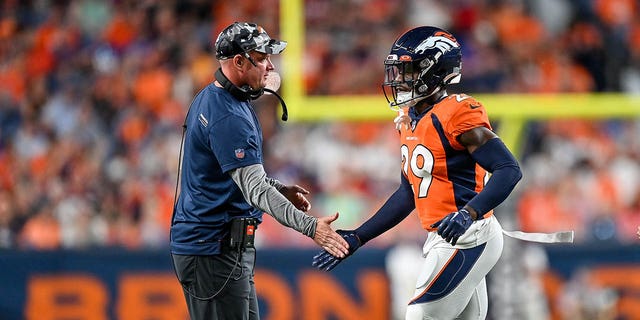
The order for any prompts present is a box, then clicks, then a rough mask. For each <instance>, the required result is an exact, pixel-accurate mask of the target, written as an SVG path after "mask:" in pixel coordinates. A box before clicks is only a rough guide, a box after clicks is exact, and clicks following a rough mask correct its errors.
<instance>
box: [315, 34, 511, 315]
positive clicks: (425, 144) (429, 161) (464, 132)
mask: <svg viewBox="0 0 640 320" xmlns="http://www.w3.org/2000/svg"><path fill="white" fill-rule="evenodd" d="M384 67H385V73H386V76H385V80H384V83H383V91H384V93H385V97H386V98H387V101H388V102H389V104H390V106H391V107H392V108H394V109H395V110H397V112H398V117H397V118H396V120H395V122H396V127H397V129H398V131H399V137H400V153H401V155H402V162H401V171H402V173H401V177H400V179H401V182H400V186H399V188H398V189H397V190H396V191H395V192H394V193H393V194H392V195H391V196H390V197H389V199H388V200H387V201H386V202H385V204H384V205H383V206H382V207H381V208H380V209H379V210H378V211H377V212H376V213H375V214H374V215H373V216H372V217H371V218H370V219H369V220H367V221H366V222H364V223H363V224H362V225H361V226H360V227H358V228H357V229H355V230H340V231H338V232H339V233H340V234H342V236H343V237H344V238H345V239H346V240H347V242H348V243H349V254H353V253H354V252H355V251H356V250H357V249H358V248H359V247H361V246H362V245H364V244H365V243H367V242H368V241H370V240H371V239H373V238H375V237H377V236H379V235H380V234H382V233H384V232H385V231H387V230H389V229H391V228H392V227H394V226H395V225H397V224H398V223H399V222H400V221H402V220H403V219H404V218H406V217H407V216H408V215H409V214H410V213H411V212H412V211H414V209H415V211H416V213H417V215H418V218H419V220H420V223H421V224H422V227H423V228H424V229H425V230H426V232H427V237H426V242H425V243H424V247H423V264H422V267H421V269H420V274H419V275H417V283H416V289H415V292H414V295H413V298H412V299H411V301H410V302H409V306H408V308H407V312H406V319H454V318H455V319H484V318H485V317H486V315H487V309H488V307H487V304H488V301H487V288H486V282H485V276H486V275H487V273H489V271H490V270H491V269H492V268H493V266H494V265H495V264H496V262H497V261H498V259H499V257H500V255H501V253H502V247H503V237H502V227H501V226H500V223H499V222H498V220H497V219H496V218H495V217H494V215H493V208H495V207H496V206H498V205H499V204H500V203H502V202H503V201H504V200H505V199H506V198H507V197H508V196H509V194H510V193H511V191H512V190H513V188H514V187H515V186H516V184H517V183H518V181H519V180H520V179H521V177H522V173H521V170H520V167H519V165H518V162H517V160H516V159H515V157H514V156H513V155H512V153H511V152H510V151H509V150H508V149H507V147H506V146H505V145H504V143H503V142H502V141H501V140H500V138H499V137H498V136H497V135H496V134H495V133H494V132H493V131H492V128H491V124H490V123H489V119H488V116H487V111H486V110H485V108H484V106H483V105H482V103H480V102H479V101H477V100H476V99H474V98H473V97H471V96H468V95H465V94H451V95H450V94H448V93H447V85H449V84H452V83H457V82H459V80H460V77H461V70H462V57H461V48H460V44H459V43H458V41H457V40H456V39H455V38H454V36H453V35H452V34H451V33H449V32H447V31H445V30H442V29H440V28H436V27H430V26H422V27H417V28H415V29H412V30H409V31H408V32H406V33H404V34H402V35H401V36H400V37H399V38H398V39H397V40H396V41H395V42H394V43H393V45H392V47H391V51H390V53H389V55H388V56H387V58H386V59H385V61H384ZM489 174H491V178H490V179H489V178H488V177H489ZM345 258H346V257H344V258H339V257H334V256H332V255H331V254H329V253H328V252H326V251H324V252H321V253H319V254H318V255H316V256H315V257H314V260H313V265H314V266H315V267H317V268H319V269H322V270H327V271H328V270H331V269H333V268H334V267H335V266H336V265H337V264H338V263H339V262H341V261H342V260H343V259H345Z"/></svg>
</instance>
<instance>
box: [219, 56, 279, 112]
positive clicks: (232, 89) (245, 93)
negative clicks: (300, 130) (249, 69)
mask: <svg viewBox="0 0 640 320" xmlns="http://www.w3.org/2000/svg"><path fill="white" fill-rule="evenodd" d="M215 77H216V80H217V81H218V82H219V83H220V85H221V86H222V87H223V88H224V89H225V90H227V91H229V93H231V95H232V96H234V97H235V98H236V99H238V100H240V101H250V100H255V99H258V98H260V96H262V95H263V94H264V92H265V91H266V92H269V93H271V94H273V95H274V96H276V98H278V100H280V105H281V106H282V118H281V119H282V121H287V119H289V113H288V112H287V105H286V104H285V103H284V100H283V99H282V97H280V95H279V94H278V93H277V92H275V91H274V90H271V89H269V88H261V89H258V90H253V89H251V87H250V86H249V85H247V84H245V85H244V86H242V87H238V86H236V85H235V84H233V83H231V81H229V79H228V78H227V76H225V75H224V73H222V69H221V68H218V70H216V73H215Z"/></svg>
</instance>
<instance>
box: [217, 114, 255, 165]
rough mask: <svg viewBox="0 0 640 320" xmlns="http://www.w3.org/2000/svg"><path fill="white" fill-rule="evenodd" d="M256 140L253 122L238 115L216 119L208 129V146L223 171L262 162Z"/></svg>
mask: <svg viewBox="0 0 640 320" xmlns="http://www.w3.org/2000/svg"><path fill="white" fill-rule="evenodd" d="M258 141H259V138H258V132H257V130H256V128H254V126H253V124H252V123H250V122H249V121H248V120H247V119H245V118H242V117H240V116H238V115H229V116H227V117H225V118H224V119H221V120H220V121H217V122H216V123H215V124H214V125H213V126H212V127H211V130H210V131H209V146H210V148H211V150H213V153H214V155H215V156H216V158H217V159H218V162H219V163H220V167H221V168H222V171H224V172H228V171H229V170H233V169H236V168H240V167H245V166H249V165H252V164H258V163H262V154H261V151H260V150H261V147H260V145H259V142H258Z"/></svg>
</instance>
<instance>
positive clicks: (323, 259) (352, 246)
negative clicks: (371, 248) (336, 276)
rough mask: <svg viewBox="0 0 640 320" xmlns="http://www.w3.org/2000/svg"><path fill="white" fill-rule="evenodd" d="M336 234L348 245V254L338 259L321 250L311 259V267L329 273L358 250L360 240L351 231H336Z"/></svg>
mask: <svg viewBox="0 0 640 320" xmlns="http://www.w3.org/2000/svg"><path fill="white" fill-rule="evenodd" d="M336 232H337V233H338V234H339V235H341V236H342V238H344V240H345V241H347V243H348V244H349V254H348V255H346V256H345V257H344V258H338V257H336V256H334V255H332V254H331V253H329V252H328V251H327V250H322V251H320V252H319V253H318V254H316V255H315V256H314V257H313V262H312V263H311V265H312V266H314V267H316V268H318V269H320V270H324V271H331V270H332V269H333V268H335V266H337V265H338V263H340V262H341V261H342V260H344V259H346V258H347V257H348V256H350V255H352V254H353V253H354V252H355V251H356V250H358V248H360V238H358V235H356V233H355V232H354V231H353V230H336Z"/></svg>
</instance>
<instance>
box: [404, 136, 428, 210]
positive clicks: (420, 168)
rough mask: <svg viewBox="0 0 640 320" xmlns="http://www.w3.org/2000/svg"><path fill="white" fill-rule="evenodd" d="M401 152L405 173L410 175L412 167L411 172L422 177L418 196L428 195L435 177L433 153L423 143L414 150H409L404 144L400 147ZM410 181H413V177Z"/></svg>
mask: <svg viewBox="0 0 640 320" xmlns="http://www.w3.org/2000/svg"><path fill="white" fill-rule="evenodd" d="M400 153H401V154H402V170H403V171H404V174H405V175H407V177H408V176H409V171H408V170H409V168H411V174H412V175H414V176H415V177H417V178H419V179H420V188H419V189H418V198H424V197H426V196H427V194H428V193H429V187H430V186H431V180H432V179H433V176H432V175H431V172H433V163H434V159H433V154H432V153H431V151H429V149H427V147H425V146H423V145H421V144H419V145H417V146H416V147H415V148H414V149H413V151H412V152H409V147H408V146H407V145H405V144H403V145H402V147H400ZM409 181H410V182H411V179H409Z"/></svg>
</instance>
